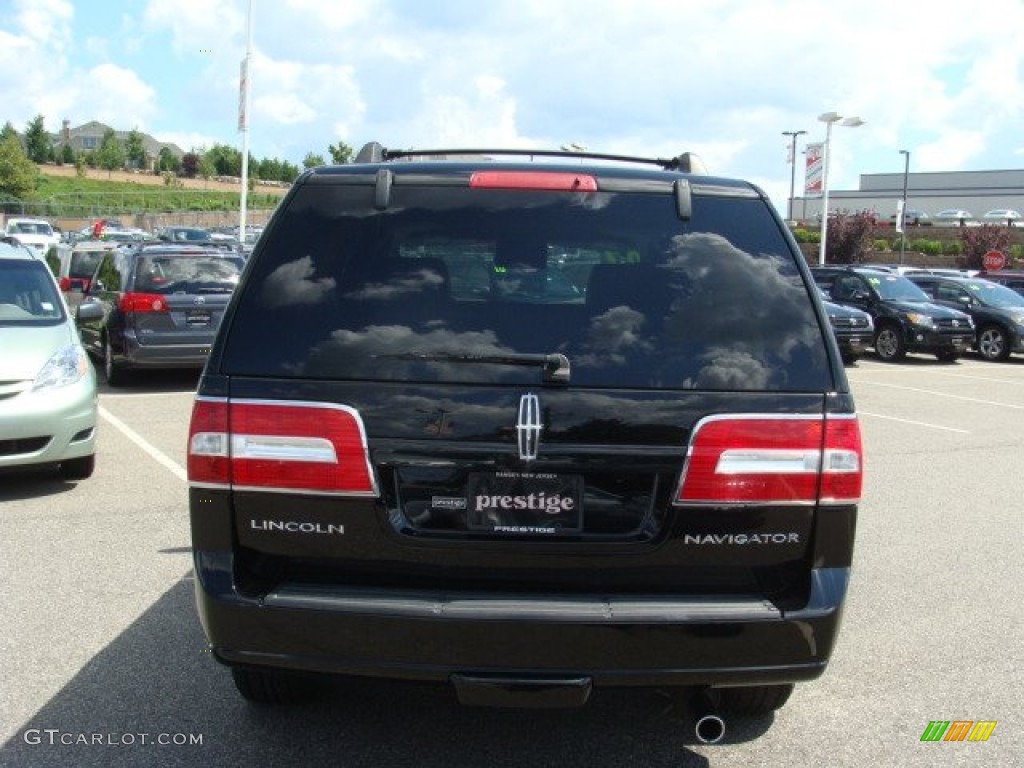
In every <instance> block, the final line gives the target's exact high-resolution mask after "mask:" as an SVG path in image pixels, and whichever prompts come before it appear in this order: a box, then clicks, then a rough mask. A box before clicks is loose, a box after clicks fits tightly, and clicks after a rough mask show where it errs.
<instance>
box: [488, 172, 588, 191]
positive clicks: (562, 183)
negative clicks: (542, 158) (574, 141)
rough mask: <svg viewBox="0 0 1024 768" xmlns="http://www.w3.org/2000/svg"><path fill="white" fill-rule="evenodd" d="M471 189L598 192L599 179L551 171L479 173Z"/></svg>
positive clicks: (585, 175) (583, 174)
mask: <svg viewBox="0 0 1024 768" xmlns="http://www.w3.org/2000/svg"><path fill="white" fill-rule="evenodd" d="M469 186H470V188H471V189H540V190H550V191H554V192H596V191H597V179H595V178H594V177H593V176H588V175H587V174H585V173H559V172H549V171H477V172H475V173H474V174H473V175H472V176H470V177H469Z"/></svg>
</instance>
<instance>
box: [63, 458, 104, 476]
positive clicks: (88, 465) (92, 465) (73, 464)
mask: <svg viewBox="0 0 1024 768" xmlns="http://www.w3.org/2000/svg"><path fill="white" fill-rule="evenodd" d="M95 469H96V454H95V453H94V454H92V455H91V456H82V457H80V458H77V459H68V460H67V461H62V462H61V463H60V474H61V477H63V478H64V479H65V480H85V479H86V478H87V477H91V476H92V473H93V470H95Z"/></svg>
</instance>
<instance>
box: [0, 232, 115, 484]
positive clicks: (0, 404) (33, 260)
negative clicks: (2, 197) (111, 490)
mask: <svg viewBox="0 0 1024 768" xmlns="http://www.w3.org/2000/svg"><path fill="white" fill-rule="evenodd" d="M84 311H85V312H86V314H87V315H88V314H89V313H90V312H96V311H98V308H97V310H93V309H85V310H84ZM0 349H2V350H3V355H2V356H0V470H5V469H8V468H17V469H28V468H36V467H47V466H51V467H57V468H59V470H60V473H61V474H62V475H63V476H64V478H65V479H68V480H80V479H84V478H86V477H89V476H90V475H91V474H92V473H93V468H94V467H95V461H96V459H95V455H96V410H97V395H96V373H95V371H94V370H93V367H92V364H91V363H90V362H89V358H88V355H86V353H85V350H84V349H83V348H82V345H81V342H80V341H79V338H78V331H77V330H76V328H75V324H74V322H73V321H72V319H71V317H70V315H69V312H68V308H67V305H66V304H65V302H64V299H63V298H62V296H61V293H60V289H59V288H58V286H57V281H56V279H55V277H54V275H53V273H52V272H51V271H50V268H49V267H48V266H47V264H46V262H45V261H43V260H42V259H40V258H37V257H36V256H34V255H33V254H32V252H31V251H29V250H28V249H27V248H25V247H24V246H22V245H20V244H18V243H16V242H14V241H12V240H10V239H7V240H5V241H3V242H0Z"/></svg>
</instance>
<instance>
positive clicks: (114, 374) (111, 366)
mask: <svg viewBox="0 0 1024 768" xmlns="http://www.w3.org/2000/svg"><path fill="white" fill-rule="evenodd" d="M103 375H104V376H106V378H107V384H109V385H110V386H112V387H119V386H122V385H123V384H124V383H125V381H126V380H127V378H128V375H127V373H125V370H124V367H123V366H122V365H121V364H119V363H118V362H117V361H116V360H114V348H113V347H112V346H111V345H110V337H109V336H107V337H105V338H104V339H103Z"/></svg>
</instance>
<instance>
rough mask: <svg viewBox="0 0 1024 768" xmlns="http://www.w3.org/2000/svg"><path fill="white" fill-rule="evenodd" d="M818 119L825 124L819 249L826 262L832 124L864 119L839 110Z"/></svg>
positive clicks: (857, 122)
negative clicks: (847, 114)
mask: <svg viewBox="0 0 1024 768" xmlns="http://www.w3.org/2000/svg"><path fill="white" fill-rule="evenodd" d="M818 120H820V121H821V122H823V123H824V124H825V146H824V147H823V149H824V155H825V157H824V162H823V164H822V169H821V246H820V247H819V249H818V263H819V264H824V263H825V244H826V242H828V165H829V160H830V159H831V156H832V152H831V147H830V144H831V141H832V126H833V124H835V123H839V124H840V125H843V126H846V127H847V128H856V127H857V126H858V125H864V121H863V120H861V119H860V118H859V117H843V116H842V115H840V114H838V113H837V112H824V113H822V114H820V115H818Z"/></svg>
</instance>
